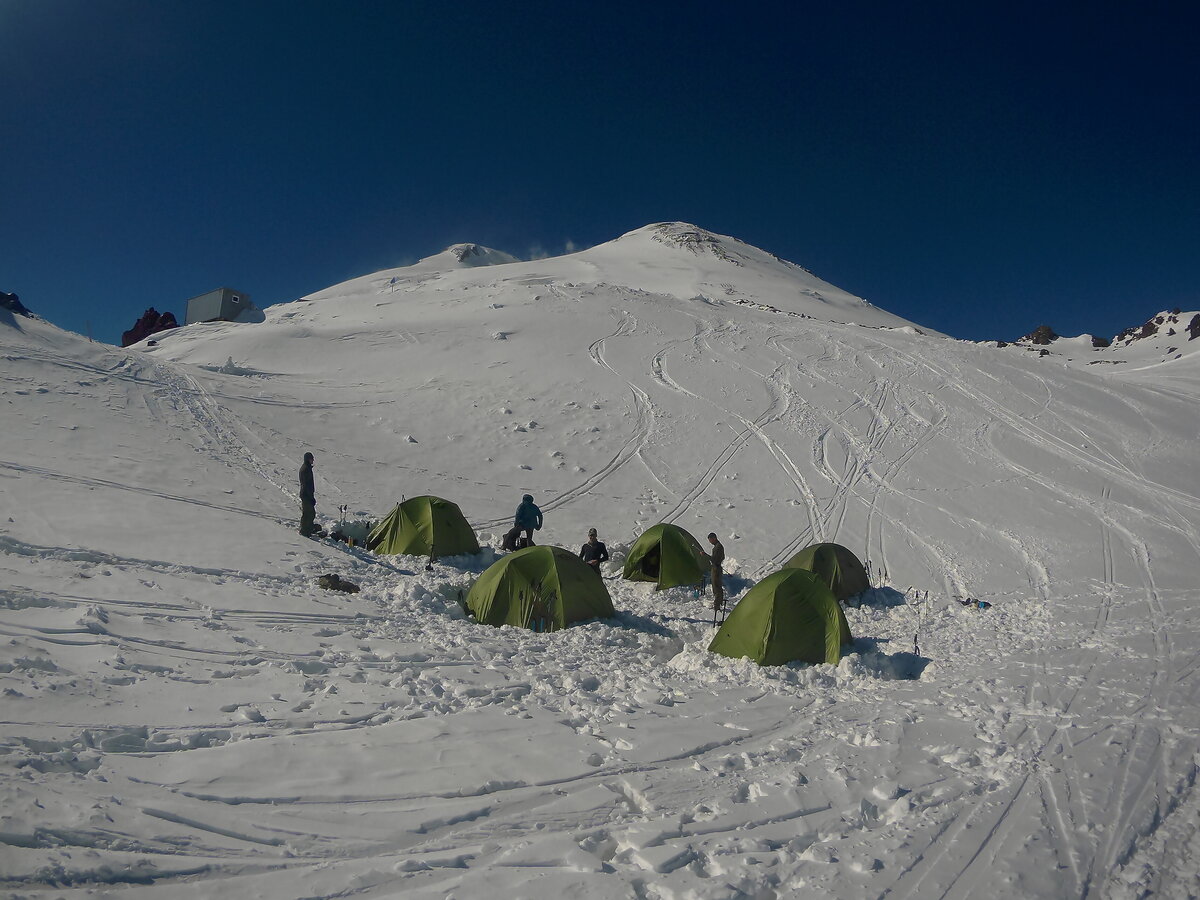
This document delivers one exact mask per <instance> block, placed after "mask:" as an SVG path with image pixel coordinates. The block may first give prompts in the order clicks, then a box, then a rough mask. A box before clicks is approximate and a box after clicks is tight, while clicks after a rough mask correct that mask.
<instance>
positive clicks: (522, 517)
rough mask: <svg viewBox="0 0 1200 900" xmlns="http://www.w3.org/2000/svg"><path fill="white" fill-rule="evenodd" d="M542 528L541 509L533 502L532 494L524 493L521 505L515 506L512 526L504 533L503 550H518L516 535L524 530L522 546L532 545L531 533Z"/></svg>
mask: <svg viewBox="0 0 1200 900" xmlns="http://www.w3.org/2000/svg"><path fill="white" fill-rule="evenodd" d="M541 530H542V511H541V510H540V509H538V507H537V504H536V503H534V502H533V495H532V494H526V495H525V496H523V497H522V498H521V505H520V506H518V507H517V513H516V515H515V516H514V517H513V527H512V530H510V531H509V532H508V533H507V534H506V535H504V544H503V547H504V549H505V550H519V549H521V548H520V547H519V546H518V536H519V535H520V534H521V532H522V531H523V532H525V538H524V544H523V545H522V546H525V547H532V546H533V533H534V532H535V531H541Z"/></svg>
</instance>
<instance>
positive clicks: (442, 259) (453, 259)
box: [417, 244, 520, 269]
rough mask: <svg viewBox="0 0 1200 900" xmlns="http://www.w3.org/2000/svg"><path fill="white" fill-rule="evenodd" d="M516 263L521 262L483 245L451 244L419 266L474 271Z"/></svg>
mask: <svg viewBox="0 0 1200 900" xmlns="http://www.w3.org/2000/svg"><path fill="white" fill-rule="evenodd" d="M515 262H520V260H519V259H517V258H516V257H515V256H513V255H511V254H509V253H505V252H504V251H503V250H493V249H492V248H491V247H485V246H483V245H482V244H451V245H450V246H449V247H447V248H446V249H445V250H443V251H442V252H441V253H435V254H433V256H427V257H425V258H424V259H422V260H421V261H420V262H418V263H417V265H418V266H420V267H422V268H429V269H472V268H476V267H477V266H503V265H507V264H508V263H515Z"/></svg>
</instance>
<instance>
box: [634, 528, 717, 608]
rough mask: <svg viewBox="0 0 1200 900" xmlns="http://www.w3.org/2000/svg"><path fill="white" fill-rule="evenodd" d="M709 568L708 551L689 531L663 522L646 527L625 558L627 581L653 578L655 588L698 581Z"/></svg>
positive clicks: (660, 588) (677, 585)
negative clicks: (655, 584)
mask: <svg viewBox="0 0 1200 900" xmlns="http://www.w3.org/2000/svg"><path fill="white" fill-rule="evenodd" d="M709 568H710V565H709V561H708V555H707V554H706V553H705V552H704V549H703V548H702V547H701V546H700V542H699V541H698V540H696V539H695V538H694V537H692V535H691V533H690V532H688V531H685V530H684V529H682V528H680V527H679V526H678V525H668V524H667V523H666V522H663V523H661V524H659V525H655V526H653V527H652V528H647V529H646V531H645V532H644V533H643V534H642V536H641V537H640V538H638V539H637V540H636V541H634V543H633V546H632V547H630V548H629V555H628V556H627V557H626V558H625V571H624V573H623V575H624V577H625V579H626V580H627V581H653V582H656V583H657V585H658V588H657V590H660V591H661V590H665V589H666V588H671V587H679V586H680V585H688V584H700V582H702V581H703V580H704V576H705V574H706V573H707V572H708V570H709Z"/></svg>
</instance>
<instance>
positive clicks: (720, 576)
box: [708, 531, 725, 609]
mask: <svg viewBox="0 0 1200 900" xmlns="http://www.w3.org/2000/svg"><path fill="white" fill-rule="evenodd" d="M708 542H709V543H710V544H712V552H711V553H709V554H708V558H709V561H711V562H712V588H713V609H721V608H722V607H724V606H725V580H724V579H725V573H724V572H723V571H722V570H721V566H722V565H724V564H725V548H724V546H722V544H721V542H720V541H719V540H717V535H716V532H711V531H710V532H709V534H708Z"/></svg>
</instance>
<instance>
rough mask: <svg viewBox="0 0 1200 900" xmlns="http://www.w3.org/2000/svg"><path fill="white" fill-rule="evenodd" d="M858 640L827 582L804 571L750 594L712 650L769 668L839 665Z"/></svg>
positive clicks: (775, 578) (786, 572)
mask: <svg viewBox="0 0 1200 900" xmlns="http://www.w3.org/2000/svg"><path fill="white" fill-rule="evenodd" d="M852 640H853V638H852V637H851V635H850V624H849V623H848V622H847V621H846V614H845V613H843V612H842V607H841V606H840V605H839V604H838V602H837V600H836V599H835V598H834V596H833V592H832V591H831V590H829V588H828V587H827V586H826V585H825V583H824V582H823V581H821V579H820V578H818V577H817V576H816V575H814V574H813V573H812V572H806V571H805V570H804V569H782V570H780V571H778V572H776V573H775V574H774V575H768V576H767V577H766V578H764V579H763V580H762V581H760V582H759V583H758V584H756V585H755V586H754V587H752V588H751V589H750V590H749V591H747V592H746V596H745V597H743V598H742V600H741V602H740V603H738V605H737V606H735V607H734V608H733V612H731V613H730V614H729V618H727V619H726V620H725V624H724V625H722V626H721V630H720V631H718V632H717V635H716V637H714V638H713V640H712V643H711V644H709V645H708V649H709V650H711V651H712V652H713V653H719V654H721V655H722V656H728V657H730V658H732V659H741V658H742V657H748V658H750V659H752V660H754V661H755V662H756V663H758V664H759V665H763V666H781V665H783V664H784V663H789V662H797V661H799V662H806V663H813V664H817V663H834V664H836V663H837V661H838V660H840V659H841V658H842V645H843V644H848V643H850V642H851V641H852Z"/></svg>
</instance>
